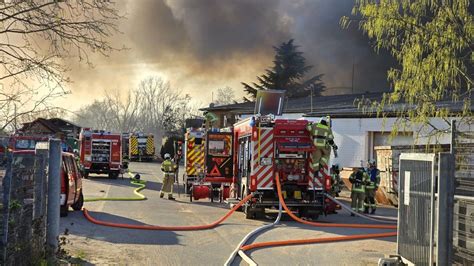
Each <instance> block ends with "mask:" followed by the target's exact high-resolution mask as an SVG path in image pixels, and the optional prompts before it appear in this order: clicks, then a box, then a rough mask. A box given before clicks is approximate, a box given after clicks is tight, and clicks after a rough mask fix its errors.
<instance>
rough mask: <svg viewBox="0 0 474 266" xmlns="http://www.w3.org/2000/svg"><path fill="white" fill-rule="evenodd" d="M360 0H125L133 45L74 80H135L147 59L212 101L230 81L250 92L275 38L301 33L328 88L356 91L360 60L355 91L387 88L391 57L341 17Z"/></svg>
mask: <svg viewBox="0 0 474 266" xmlns="http://www.w3.org/2000/svg"><path fill="white" fill-rule="evenodd" d="M353 4H354V1H353V0H336V1H335V0H294V1H287V0H235V1H234V0H232V1H230V0H140V1H136V0H122V2H120V5H119V6H120V8H121V9H123V11H124V12H127V13H128V19H127V20H126V21H124V22H123V23H122V25H121V29H122V31H123V32H124V34H122V35H118V36H115V37H114V38H113V41H114V42H115V43H116V44H117V45H118V46H121V45H122V44H124V45H126V46H128V47H130V50H129V51H127V52H125V53H121V54H113V55H112V56H111V57H110V58H107V59H106V60H103V59H100V58H94V60H95V63H96V64H98V65H99V66H101V67H99V68H98V69H95V70H92V74H90V75H89V74H88V73H91V71H90V70H84V69H77V71H76V73H80V76H78V77H76V78H75V79H74V73H73V74H72V75H73V79H74V80H75V82H76V83H75V85H74V86H75V87H76V88H79V89H78V90H80V88H83V89H82V90H83V91H88V90H89V89H88V88H90V87H91V84H93V87H94V88H95V89H98V88H100V87H101V84H102V86H107V88H110V86H115V87H118V88H121V86H122V88H127V87H128V88H130V86H133V85H131V84H136V82H137V79H139V78H141V77H140V74H141V73H142V72H143V71H142V69H143V64H145V65H146V68H148V70H149V71H156V72H157V73H161V74H163V75H164V77H165V78H167V79H168V80H170V81H171V84H172V85H174V87H179V88H181V89H183V90H184V91H185V92H187V93H191V96H194V97H195V98H198V101H204V102H207V101H209V98H210V94H211V93H210V90H213V89H216V88H218V87H224V86H231V87H233V88H234V89H235V90H236V92H237V93H238V94H239V95H243V92H242V90H243V89H242V87H241V85H240V82H241V81H244V82H252V81H255V80H256V78H255V77H256V76H257V75H260V74H262V73H263V71H264V69H265V68H266V67H268V66H271V65H272V60H273V55H274V51H273V49H272V46H274V45H278V44H279V43H281V42H283V41H286V40H288V39H290V38H294V39H295V42H296V43H297V44H298V45H300V46H301V50H302V51H303V52H304V53H305V56H306V58H307V61H308V64H311V65H313V66H314V69H313V71H314V74H319V73H324V75H325V76H324V78H323V81H324V82H325V83H326V86H327V87H328V88H329V93H331V92H337V89H333V88H334V87H345V88H346V89H349V90H345V92H350V87H351V84H352V69H353V65H354V87H355V89H356V92H361V91H379V90H387V89H388V87H389V86H388V83H387V81H386V71H387V69H388V68H389V66H390V65H393V60H392V59H391V57H390V56H388V55H387V54H386V53H382V54H380V55H377V53H375V52H374V50H373V48H372V45H371V43H370V41H369V40H368V38H367V37H365V36H364V35H363V34H362V32H361V31H360V30H358V29H357V25H354V27H351V28H350V29H348V30H345V29H342V28H341V26H340V24H339V21H340V18H341V17H342V16H344V15H350V13H351V9H352V6H353ZM107 64H110V65H111V66H110V67H109V68H107ZM140 64H141V65H140ZM135 65H140V67H141V68H139V67H135ZM104 73H105V74H104ZM86 76H90V77H92V78H90V79H84V77H86ZM93 79H94V80H93ZM95 79H97V80H95ZM124 84H125V85H124ZM84 88H86V89H85V90H84ZM203 92H205V93H203ZM339 92H340V91H339ZM199 97H201V98H200V99H199Z"/></svg>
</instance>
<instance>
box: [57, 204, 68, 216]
mask: <svg viewBox="0 0 474 266" xmlns="http://www.w3.org/2000/svg"><path fill="white" fill-rule="evenodd" d="M68 211H69V206H67V204H64V205H61V206H60V207H59V216H61V217H66V216H67V213H68Z"/></svg>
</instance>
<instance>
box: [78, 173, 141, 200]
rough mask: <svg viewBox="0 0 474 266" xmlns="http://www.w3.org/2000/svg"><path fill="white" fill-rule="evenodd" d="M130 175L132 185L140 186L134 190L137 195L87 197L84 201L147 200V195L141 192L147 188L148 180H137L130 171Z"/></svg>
mask: <svg viewBox="0 0 474 266" xmlns="http://www.w3.org/2000/svg"><path fill="white" fill-rule="evenodd" d="M128 174H129V175H130V179H131V180H130V183H131V184H132V185H135V186H138V187H137V188H135V189H134V190H133V193H134V194H135V195H136V196H135V197H104V198H87V199H84V202H93V201H137V200H146V197H145V195H143V194H141V193H140V191H142V190H143V189H145V187H146V181H145V180H135V179H133V175H132V174H131V173H130V172H128Z"/></svg>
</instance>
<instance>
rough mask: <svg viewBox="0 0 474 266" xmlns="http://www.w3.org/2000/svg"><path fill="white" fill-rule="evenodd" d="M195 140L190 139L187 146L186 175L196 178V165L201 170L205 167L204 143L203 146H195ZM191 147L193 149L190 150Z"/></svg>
mask: <svg viewBox="0 0 474 266" xmlns="http://www.w3.org/2000/svg"><path fill="white" fill-rule="evenodd" d="M194 139H195V138H189V139H188V143H187V144H186V145H187V146H186V149H188V150H187V151H186V174H187V175H188V176H195V175H197V174H198V172H197V170H198V169H197V167H196V164H199V165H200V167H201V168H203V167H204V143H202V144H201V145H194ZM190 147H191V148H190Z"/></svg>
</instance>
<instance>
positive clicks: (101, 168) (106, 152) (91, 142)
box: [79, 128, 122, 178]
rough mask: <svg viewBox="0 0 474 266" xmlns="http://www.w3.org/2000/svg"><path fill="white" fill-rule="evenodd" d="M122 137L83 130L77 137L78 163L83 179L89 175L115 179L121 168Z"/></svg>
mask: <svg viewBox="0 0 474 266" xmlns="http://www.w3.org/2000/svg"><path fill="white" fill-rule="evenodd" d="M121 139H122V135H121V134H118V133H117V134H115V133H110V132H105V131H98V130H92V129H90V128H83V129H82V131H81V134H80V135H79V141H80V163H81V165H82V167H83V170H84V177H86V178H87V177H88V176H89V173H96V174H108V175H109V177H111V178H117V177H118V176H119V174H120V170H121V167H122V144H121Z"/></svg>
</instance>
